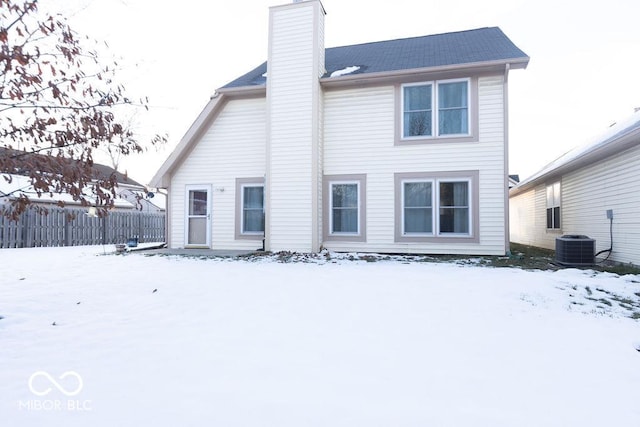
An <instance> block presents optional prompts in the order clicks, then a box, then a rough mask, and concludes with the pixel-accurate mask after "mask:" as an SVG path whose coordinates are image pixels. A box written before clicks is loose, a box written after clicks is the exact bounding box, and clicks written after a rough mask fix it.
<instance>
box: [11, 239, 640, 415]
mask: <svg viewBox="0 0 640 427" xmlns="http://www.w3.org/2000/svg"><path fill="white" fill-rule="evenodd" d="M106 250H107V252H110V251H112V248H106ZM103 251H104V250H103V248H102V247H100V246H97V247H80V248H77V247H76V248H38V249H3V250H0V265H1V266H2V271H3V272H2V274H1V275H0V316H1V317H2V319H0V425H2V426H7V427H14V426H45V425H46V426H92V427H96V426H110V427H111V426H350V427H353V426H492V427H495V426H536V427H538V426H605V425H609V426H612V425H615V426H634V427H637V426H638V425H640V351H638V348H640V320H635V319H632V318H631V317H630V316H632V315H633V313H640V283H639V282H640V276H633V275H629V276H622V277H620V276H616V275H614V274H606V273H595V272H593V271H588V270H587V271H585V270H576V269H566V270H561V271H557V272H551V271H548V272H547V271H537V272H532V271H523V270H518V269H511V268H503V269H497V268H488V267H478V266H473V265H470V264H456V263H423V262H408V261H407V260H405V259H402V258H397V259H392V260H385V261H378V262H365V261H351V260H347V259H346V258H348V256H335V255H334V256H332V257H331V259H326V258H325V257H320V258H319V259H316V260H312V262H289V263H282V262H278V261H277V260H275V259H274V258H261V259H257V260H256V259H253V260H243V261H240V260H225V259H197V258H184V257H175V256H172V257H167V256H145V255H142V254H134V253H130V254H126V255H110V254H107V255H104V254H103ZM327 258H328V257H327Z"/></svg>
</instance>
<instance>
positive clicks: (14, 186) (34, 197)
mask: <svg viewBox="0 0 640 427" xmlns="http://www.w3.org/2000/svg"><path fill="white" fill-rule="evenodd" d="M6 176H10V177H11V182H7V180H6V179H5V177H6ZM7 194H9V195H10V196H9V197H13V196H19V195H20V194H24V195H25V196H27V197H28V198H29V199H30V200H31V201H32V202H33V203H58V202H63V203H65V204H67V205H78V204H79V203H80V202H78V201H76V200H73V197H72V196H71V195H70V194H67V193H48V192H44V193H42V194H41V195H40V196H39V197H38V194H37V193H36V191H35V189H34V188H33V185H31V179H30V178H29V177H28V176H23V175H6V174H0V195H7ZM85 198H86V199H87V201H89V203H92V204H95V198H94V197H92V196H91V195H86V194H85ZM114 204H115V207H117V208H127V209H133V208H134V207H135V205H134V204H132V203H130V202H128V201H127V200H125V199H121V198H116V199H115V200H114Z"/></svg>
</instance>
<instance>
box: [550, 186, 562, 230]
mask: <svg viewBox="0 0 640 427" xmlns="http://www.w3.org/2000/svg"><path fill="white" fill-rule="evenodd" d="M547 228H548V229H554V230H559V229H560V182H554V183H553V184H551V185H547Z"/></svg>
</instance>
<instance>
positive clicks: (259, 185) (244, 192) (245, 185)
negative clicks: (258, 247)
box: [235, 177, 265, 240]
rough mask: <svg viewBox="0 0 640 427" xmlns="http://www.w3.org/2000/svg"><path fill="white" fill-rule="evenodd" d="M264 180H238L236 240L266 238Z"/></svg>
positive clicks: (260, 178) (259, 178) (258, 178)
mask: <svg viewBox="0 0 640 427" xmlns="http://www.w3.org/2000/svg"><path fill="white" fill-rule="evenodd" d="M264 193H265V192H264V178H262V177H256V178H236V200H235V238H236V239H237V240H262V239H263V238H264V196H265V194H264Z"/></svg>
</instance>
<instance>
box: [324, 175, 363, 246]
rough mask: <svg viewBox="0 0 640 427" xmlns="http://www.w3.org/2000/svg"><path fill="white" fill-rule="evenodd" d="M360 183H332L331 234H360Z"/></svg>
mask: <svg viewBox="0 0 640 427" xmlns="http://www.w3.org/2000/svg"><path fill="white" fill-rule="evenodd" d="M358 187H359V183H358V182H357V181H354V182H332V183H331V201H330V206H331V214H330V230H331V234H355V235H357V234H359V233H360V225H359V217H360V203H359V201H358V199H359V197H358V195H359V193H360V191H359V188H358Z"/></svg>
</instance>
